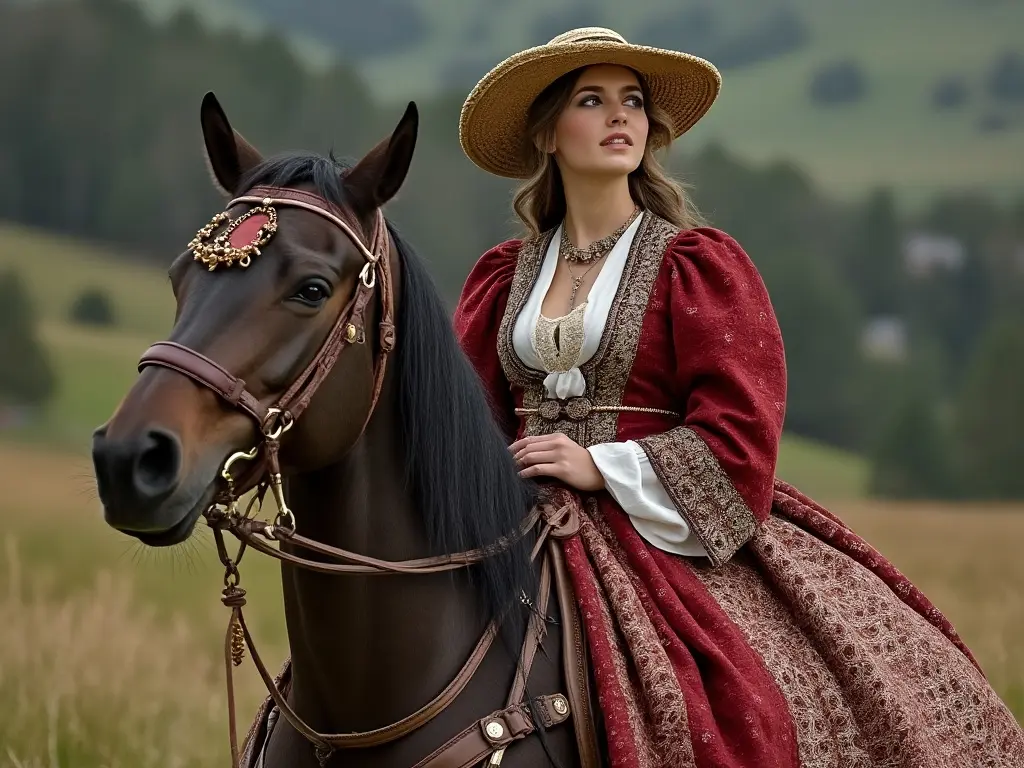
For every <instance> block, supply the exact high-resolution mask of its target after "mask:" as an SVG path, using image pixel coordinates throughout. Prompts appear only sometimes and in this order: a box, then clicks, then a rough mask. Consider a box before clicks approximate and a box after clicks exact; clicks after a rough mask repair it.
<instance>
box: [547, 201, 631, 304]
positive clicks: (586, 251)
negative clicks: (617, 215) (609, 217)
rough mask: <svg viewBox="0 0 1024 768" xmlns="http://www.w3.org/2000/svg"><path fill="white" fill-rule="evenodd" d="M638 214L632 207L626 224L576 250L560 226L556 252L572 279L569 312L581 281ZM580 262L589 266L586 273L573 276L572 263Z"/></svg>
mask: <svg viewBox="0 0 1024 768" xmlns="http://www.w3.org/2000/svg"><path fill="white" fill-rule="evenodd" d="M638 213H640V209H639V208H638V207H636V206H633V213H631V214H630V216H629V218H628V219H626V223H625V224H623V225H622V226H621V227H619V228H618V229H616V230H615V231H614V232H612V233H611V234H610V235H608V236H607V237H602V238H601V239H600V240H595V241H594V242H592V243H591V244H590V245H588V246H587V247H586V248H577V247H576V246H575V245H573V244H572V243H571V242H570V241H569V231H568V229H566V227H565V225H564V224H563V225H562V240H561V242H560V243H559V245H558V251H559V253H560V254H562V258H563V259H565V266H566V267H568V269H569V277H571V278H572V293H570V294H569V311H570V312H571V311H572V310H573V309H575V308H576V292H577V291H579V289H580V286H581V285H583V279H584V278H585V277H586V276H587V275H588V274H589V273H590V270H592V269H593V268H594V267H596V266H597V265H598V263H599V262H600V261H601V259H602V258H604V257H605V256H606V255H607V254H608V252H609V251H611V249H612V248H613V247H614V246H615V243H617V242H618V240H619V238H620V237H622V233H623V232H625V231H626V230H627V229H629V225H630V224H632V223H633V220H634V219H636V217H637V214H638ZM574 261H575V262H580V263H582V264H590V266H589V267H587V269H586V271H585V272H584V273H583V274H582V275H574V274H573V271H572V264H573V262H574Z"/></svg>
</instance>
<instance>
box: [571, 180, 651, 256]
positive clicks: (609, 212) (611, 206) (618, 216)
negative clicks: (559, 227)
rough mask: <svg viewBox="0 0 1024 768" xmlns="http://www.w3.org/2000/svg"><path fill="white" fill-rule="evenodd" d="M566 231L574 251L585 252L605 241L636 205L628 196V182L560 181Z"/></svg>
mask: <svg viewBox="0 0 1024 768" xmlns="http://www.w3.org/2000/svg"><path fill="white" fill-rule="evenodd" d="M563 186H564V189H565V207H566V213H565V228H566V231H567V232H568V233H569V239H570V240H571V241H572V243H573V245H575V246H576V247H577V248H586V247H587V246H588V245H590V244H591V243H593V242H594V241H595V240H600V239H601V238H602V237H607V236H608V235H610V234H611V233H612V232H614V231H615V230H616V229H618V228H619V227H620V226H622V225H623V224H624V223H625V222H626V220H627V219H628V218H629V217H630V216H631V215H632V213H633V209H634V208H635V206H636V204H635V203H634V202H633V198H632V196H631V195H630V194H629V180H628V178H627V177H625V176H622V177H620V178H617V179H614V180H612V181H611V182H609V180H607V179H601V180H590V179H587V180H583V179H563Z"/></svg>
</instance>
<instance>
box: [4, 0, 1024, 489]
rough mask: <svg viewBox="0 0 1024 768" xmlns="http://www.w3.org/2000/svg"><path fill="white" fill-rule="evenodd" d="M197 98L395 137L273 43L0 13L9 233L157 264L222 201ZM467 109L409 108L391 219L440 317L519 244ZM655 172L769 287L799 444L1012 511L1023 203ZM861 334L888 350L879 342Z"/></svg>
mask: <svg viewBox="0 0 1024 768" xmlns="http://www.w3.org/2000/svg"><path fill="white" fill-rule="evenodd" d="M207 90H213V91H215V92H216V93H217V95H218V98H219V99H220V100H221V102H222V103H223V104H224V105H225V108H226V110H227V112H228V114H229V116H230V117H231V120H232V122H233V123H234V124H235V125H236V127H238V128H239V130H241V131H242V132H243V133H244V134H245V135H246V137H247V138H248V139H249V140H250V141H252V142H253V143H254V144H255V145H256V146H258V147H260V148H261V150H263V151H264V152H266V153H268V154H269V153H273V152H277V151H281V150H286V149H311V150H315V151H320V152H323V153H324V154H326V153H327V152H328V151H330V150H335V151H337V152H338V153H339V154H341V155H345V154H349V153H350V154H352V155H354V156H357V155H359V154H361V153H363V152H364V151H366V149H368V148H369V147H370V146H372V144H374V143H376V141H377V140H379V138H380V137H382V136H383V135H385V134H386V132H387V131H389V130H390V129H391V127H392V124H393V123H394V121H395V120H397V117H398V108H393V107H383V106H381V105H380V104H378V103H377V101H376V100H375V98H374V94H373V93H372V91H371V90H370V89H369V88H368V87H367V86H366V85H365V84H364V83H363V82H362V81H361V80H360V79H359V78H358V77H357V76H356V75H355V74H354V72H353V71H352V70H351V69H350V68H348V67H346V66H344V65H337V66H334V67H332V68H331V69H328V70H326V71H322V72H310V71H307V70H306V69H304V68H303V67H302V66H301V65H300V63H299V62H298V61H297V60H296V59H295V58H294V57H293V55H292V54H291V53H290V52H289V49H288V48H287V46H286V45H285V44H284V43H283V42H282V41H280V40H279V39H277V38H275V37H272V36H268V37H264V38H262V39H247V38H244V37H242V36H241V35H238V34H234V33H216V32H212V31H210V30H208V29H205V28H204V27H203V26H202V25H200V24H199V23H198V22H197V21H196V19H195V18H194V17H193V16H191V15H189V14H188V13H182V14H179V15H177V16H175V17H173V18H172V19H171V20H170V21H169V22H166V23H164V24H161V25H156V24H154V23H152V22H151V21H150V20H148V19H147V18H146V17H144V16H143V15H142V13H141V12H140V11H139V10H138V8H137V6H136V5H135V4H133V3H128V2H125V1H124V0H77V2H48V3H35V4H27V5H25V4H17V5H0V114H4V115H6V116H8V117H7V119H6V120H4V121H2V122H0V174H2V178H3V179H4V181H3V183H2V184H0V218H6V219H10V220H16V221H19V222H22V223H26V224H30V225H34V226H37V227H42V228H46V229H50V230H56V231H60V232H63V233H68V234H74V235H81V236H85V237H89V238H91V239H99V240H105V241H109V242H112V243H116V244H118V245H121V246H128V247H130V248H131V249H132V250H133V251H134V252H135V253H137V254H138V258H140V259H147V260H150V261H152V262H154V263H159V264H168V263H169V262H170V260H171V259H172V258H173V257H174V256H175V255H177V254H178V253H179V252H180V251H181V250H183V248H184V245H185V243H187V242H188V240H189V238H190V237H191V236H192V234H193V233H194V232H195V230H196V229H197V228H198V227H199V226H201V225H202V224H204V223H205V222H206V221H207V220H208V219H209V217H210V215H211V212H212V211H215V210H217V209H218V208H219V206H220V205H221V202H222V201H221V200H220V199H219V197H218V195H217V193H216V192H215V191H214V190H213V188H212V186H211V185H210V182H209V177H208V172H207V169H206V167H205V165H204V161H203V158H202V154H201V134H200V131H199V125H198V108H199V103H200V100H201V98H202V94H203V93H205V92H206V91H207ZM464 95H465V94H464V93H462V92H458V93H451V94H449V95H447V96H444V97H440V98H436V99H431V100H428V101H425V102H422V103H420V104H419V106H420V112H421V138H420V142H419V145H418V150H417V157H416V158H415V160H414V166H413V172H412V174H411V176H410V179H409V180H408V182H407V184H406V186H405V187H404V188H403V190H402V192H401V194H400V197H399V199H398V200H396V201H395V202H394V203H393V204H392V205H391V207H390V211H389V213H390V215H391V216H392V217H393V218H394V220H395V221H396V222H397V224H398V226H399V227H400V228H401V229H402V230H403V232H404V234H405V235H406V236H407V237H408V238H409V239H410V240H411V242H413V243H415V244H416V246H417V247H418V248H419V249H420V250H421V252H422V253H423V254H424V255H425V256H426V258H427V259H428V261H429V263H430V264H431V268H432V272H433V274H434V277H435V280H436V281H437V283H438V285H439V286H440V288H441V290H442V291H443V293H444V294H445V296H446V297H447V298H448V300H449V301H451V302H454V300H455V298H456V297H457V295H458V292H459V289H460V288H461V285H462V282H463V280H464V278H465V275H466V273H467V272H468V270H469V268H470V267H471V265H472V263H473V262H474V261H475V259H476V258H477V257H478V256H479V255H480V254H481V253H483V251H485V250H486V249H487V248H489V247H490V246H492V245H493V244H495V243H497V242H499V241H501V240H503V239H505V238H507V237H509V236H513V235H516V234H518V230H517V227H516V224H515V222H514V221H513V219H512V215H511V206H510V192H511V186H510V185H509V183H508V182H506V181H505V180H502V179H496V178H494V177H490V176H488V175H486V174H484V173H483V172H481V171H479V170H478V169H476V168H475V167H474V166H472V165H471V164H470V162H469V161H468V160H467V159H466V158H465V157H464V156H463V155H462V152H461V150H460V149H459V146H458V138H457V122H458V111H459V108H460V106H461V103H462V99H463V98H464ZM669 166H670V168H671V169H672V170H673V171H675V172H676V173H677V175H679V176H680V177H681V178H683V179H684V180H685V181H686V182H687V183H688V185H690V187H691V188H692V194H693V196H694V197H695V199H696V202H697V204H698V206H699V207H700V208H701V209H702V210H703V211H704V212H705V214H706V215H707V216H708V218H709V219H710V220H711V223H712V224H713V225H714V226H716V227H719V228H721V229H724V230H726V231H727V232H729V233H730V234H732V235H733V236H735V237H736V238H737V239H738V240H739V241H740V243H741V244H742V245H743V246H744V247H745V249H746V250H747V252H748V253H749V254H750V255H751V257H752V258H753V260H754V261H755V263H756V264H757V266H758V268H759V269H760V271H761V273H762V275H763V276H764V279H765V282H766V283H767V285H768V288H769V292H770V294H771V296H772V300H773V303H774V305H775V308H776V312H777V314H778V317H779V321H780V324H781V326H782V330H783V335H784V339H785V342H786V348H787V364H788V367H789V381H790V391H789V402H788V404H787V408H788V416H787V429H788V430H789V431H790V432H793V433H796V434H801V435H805V436H809V437H813V438H816V439H819V440H822V441H825V442H827V443H830V444H833V445H836V446H841V447H844V448H849V449H852V450H855V451H858V452H861V453H864V454H866V455H868V456H870V457H871V458H872V462H873V467H874V470H873V480H872V483H873V487H874V489H875V490H876V491H877V492H878V493H882V494H886V495H898V496H944V497H952V496H957V495H971V496H986V495H998V496H1006V495H1016V496H1019V497H1024V480H1017V479H1014V478H1017V477H1024V473H1020V472H1018V471H1017V470H1018V467H1019V466H1021V465H1022V464H1024V440H1021V439H1020V438H1019V437H1018V436H1019V435H1020V434H1022V433H1024V407H1022V405H1021V403H1024V398H1021V397H1020V396H1019V394H1018V393H1020V392H1021V391H1024V318H1022V317H1021V311H1020V307H1022V306H1024V301H1022V299H1024V295H1022V293H1024V285H1022V283H1024V200H1022V201H1020V202H1019V203H1018V204H1016V205H1010V206H1005V205H1004V206H999V205H997V204H996V203H994V202H993V201H991V200H989V199H987V198H985V197H984V196H976V195H970V196H967V195H959V196H958V195H951V196H948V197H944V198H941V199H936V200H935V201H934V202H933V204H932V205H931V206H930V208H929V209H928V210H927V211H926V212H925V214H923V215H922V216H919V217H915V218H914V219H908V218H905V217H901V216H900V215H899V214H898V211H897V207H896V205H895V202H894V200H893V198H892V195H891V194H890V193H889V192H888V191H887V190H885V189H879V190H876V191H875V192H874V193H873V194H871V195H870V196H868V197H867V198H866V199H865V200H863V201H861V202H860V203H858V204H855V205H843V204H839V203H837V202H835V201H832V200H829V199H828V198H827V197H826V196H825V195H823V194H822V193H821V191H820V190H819V189H817V188H816V187H815V185H814V183H813V182H812V181H811V179H810V178H809V177H808V176H807V175H806V174H804V173H803V172H802V170H801V169H800V168H799V167H797V166H796V165H793V164H791V163H787V162H778V163H775V164H771V165H768V166H764V167H756V168H755V167H751V166H749V165H747V164H745V163H744V162H742V161H741V160H739V159H738V158H737V157H735V156H734V155H732V154H731V153H730V152H729V151H728V149H727V148H725V147H721V146H715V145H711V146H707V147H704V148H702V149H700V150H698V151H691V152H689V153H680V152H678V151H676V152H674V153H673V155H672V156H671V157H670V159H669ZM915 238H917V239H916V240H915ZM914 243H917V245H915V246H914V247H915V248H917V250H916V251H915V250H914V248H910V247H909V245H908V244H910V245H913V244H914ZM922 243H923V245H922ZM929 243H931V244H932V245H929ZM935 243H939V244H940V245H941V244H942V243H945V245H946V246H947V247H946V250H947V251H948V250H949V248H950V247H953V246H956V247H958V248H959V250H957V249H956V247H954V248H953V251H954V253H955V254H959V256H958V258H954V259H952V261H950V260H949V259H946V260H945V261H943V260H942V258H940V256H941V254H942V253H944V252H945V251H943V250H942V248H941V247H939V246H937V245H935ZM951 244H952V245H951ZM929 248H930V250H929ZM911 252H913V253H914V254H917V257H919V258H918V261H913V260H908V259H909V257H908V253H911ZM919 252H920V253H919ZM936 254H938V255H936ZM922 259H923V261H922ZM933 262H934V263H933ZM922 264H923V266H922ZM5 290H6V291H8V292H10V291H13V290H15V289H14V288H11V287H10V284H9V285H8V286H7V287H6V288H5ZM16 304H17V302H12V303H11V306H15V305H16ZM5 314H8V315H9V314H10V312H7V313H5ZM4 323H7V324H8V325H9V326H10V327H12V328H13V327H14V326H15V325H16V323H14V322H13V321H8V320H4V319H3V318H0V325H3V324H4ZM871 329H882V331H885V330H886V329H888V331H887V332H888V333H889V335H890V336H891V337H892V339H895V340H894V341H892V339H890V341H891V343H890V344H889V346H885V345H884V344H883V345H882V346H881V348H879V347H878V345H877V344H874V345H872V343H871V340H872V338H874V337H873V336H872V335H871V333H869V331H870V330H871ZM13 333H14V332H13V331H12V332H10V333H7V336H10V335H12V334H13ZM880 335H881V337H885V333H881V332H880ZM4 338H6V336H5V335H4V334H3V333H0V347H3V346H4V343H6V342H3V341H2V339H4ZM3 351H4V350H3V349H0V359H11V358H10V357H7V356H3ZM19 386H20V387H21V389H22V390H24V389H25V385H24V384H21V385H19ZM2 388H3V383H2V377H0V389H2ZM29 389H31V387H29ZM44 389H45V388H42V389H40V390H39V391H43V390H44ZM19 391H20V390H19ZM0 397H2V395H0Z"/></svg>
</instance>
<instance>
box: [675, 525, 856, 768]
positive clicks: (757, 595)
mask: <svg viewBox="0 0 1024 768" xmlns="http://www.w3.org/2000/svg"><path fill="white" fill-rule="evenodd" d="M755 538H756V537H755ZM690 564H691V566H693V572H694V574H695V575H696V576H697V578H698V579H700V581H701V582H702V583H703V584H704V586H705V587H707V590H708V592H709V593H710V594H711V596H712V597H713V598H714V599H715V601H716V602H717V603H718V604H719V605H720V606H721V607H722V610H724V611H725V612H726V614H728V616H729V618H730V619H731V620H732V621H733V623H735V624H736V626H738V627H739V628H740V630H742V632H743V634H744V635H745V636H746V638H747V642H748V643H750V646H751V647H752V648H753V649H754V650H755V651H757V653H758V654H759V655H760V656H761V658H762V659H763V660H764V663H765V666H766V667H767V668H768V671H769V672H770V673H771V675H772V677H773V678H774V679H775V682H776V684H777V685H778V686H779V690H781V691H782V695H783V696H784V697H785V698H786V702H787V704H788V705H789V711H790V716H791V717H792V718H793V724H794V726H795V727H796V739H797V748H798V749H799V752H800V765H801V766H802V768H872V766H873V765H874V764H873V763H872V762H871V760H870V758H869V757H868V754H867V753H866V752H865V751H864V747H863V744H862V739H861V737H860V732H859V730H858V728H857V721H856V718H855V717H854V716H853V712H852V711H850V706H849V704H848V703H847V702H846V699H845V698H844V695H843V693H844V692H843V690H842V688H841V687H840V685H839V683H838V681H837V680H836V678H835V676H834V675H833V674H832V671H831V670H830V669H829V668H828V665H827V664H825V662H824V661H823V660H822V658H821V656H820V655H818V652H817V651H816V650H815V649H814V646H813V645H812V644H811V642H810V640H808V638H807V637H806V636H805V635H804V633H803V630H801V628H800V625H799V624H798V623H797V622H796V621H795V620H794V618H793V615H792V613H791V612H790V611H789V609H788V608H787V607H786V605H785V604H784V603H783V602H782V601H781V600H780V599H779V597H778V595H776V594H775V593H774V592H773V591H772V590H771V589H770V588H769V587H768V586H767V584H765V582H764V579H763V578H762V576H761V574H759V573H758V572H757V570H756V569H755V568H754V567H752V565H751V562H750V556H749V555H748V554H747V553H746V552H741V553H739V554H737V556H736V557H734V558H732V559H731V560H730V561H729V562H728V563H726V564H725V565H723V566H722V567H720V568H710V567H707V566H704V567H700V566H698V565H697V564H696V561H694V562H691V563H690Z"/></svg>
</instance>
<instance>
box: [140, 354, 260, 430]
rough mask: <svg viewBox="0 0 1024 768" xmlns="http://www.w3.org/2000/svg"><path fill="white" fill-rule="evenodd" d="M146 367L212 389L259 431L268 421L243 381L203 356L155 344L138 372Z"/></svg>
mask: <svg viewBox="0 0 1024 768" xmlns="http://www.w3.org/2000/svg"><path fill="white" fill-rule="evenodd" d="M147 365H160V366H163V367H164V368H170V369H171V370H173V371H177V372H178V373H181V374H184V375H185V376H188V377H189V378H190V379H192V380H193V381H195V382H196V383H198V384H202V385H203V386H205V387H206V388H207V389H211V390H213V391H214V392H215V393H216V394H217V395H219V396H220V397H221V399H222V400H224V402H226V403H227V404H228V405H230V406H232V407H234V408H240V409H241V410H243V411H245V412H246V413H247V414H249V415H250V416H252V418H253V419H254V420H255V422H256V424H257V425H259V427H260V428H262V425H263V422H264V421H265V420H266V418H267V409H266V407H265V406H264V405H263V404H262V403H261V402H260V401H259V400H257V399H256V398H255V397H253V395H252V394H250V393H249V391H248V390H247V389H246V388H245V382H244V381H242V380H241V379H240V378H238V377H237V376H232V375H231V374H230V373H228V372H227V370H225V369H224V368H223V367H222V366H221V365H219V364H218V363H215V362H214V361H213V360H211V359H210V358H208V357H207V356H206V355H202V354H200V353H199V352H196V351H195V350H192V349H189V348H188V347H186V346H183V345H181V344H178V343H176V342H173V341H158V342H156V343H155V344H153V345H152V346H151V347H150V348H149V349H147V350H146V352H145V354H144V355H143V356H142V359H141V360H140V361H139V370H140V371H141V370H142V369H143V368H144V367H146V366H147Z"/></svg>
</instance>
